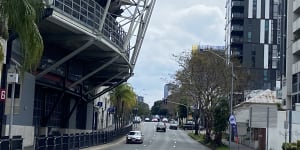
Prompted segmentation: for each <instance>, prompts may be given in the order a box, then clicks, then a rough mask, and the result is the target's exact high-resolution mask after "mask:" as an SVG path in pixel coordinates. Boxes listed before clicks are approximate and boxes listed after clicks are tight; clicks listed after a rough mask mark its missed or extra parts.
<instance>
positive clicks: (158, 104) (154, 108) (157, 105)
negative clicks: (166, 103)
mask: <svg viewBox="0 0 300 150" xmlns="http://www.w3.org/2000/svg"><path fill="white" fill-rule="evenodd" d="M161 104H162V101H160V100H159V101H156V102H154V105H153V106H152V107H151V114H152V115H158V114H159V111H160V107H161Z"/></svg>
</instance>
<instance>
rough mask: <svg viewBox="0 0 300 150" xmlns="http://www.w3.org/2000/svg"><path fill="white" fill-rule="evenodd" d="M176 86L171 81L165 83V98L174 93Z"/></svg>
mask: <svg viewBox="0 0 300 150" xmlns="http://www.w3.org/2000/svg"><path fill="white" fill-rule="evenodd" d="M175 87H176V85H175V84H171V83H168V84H165V86H164V99H165V98H167V97H168V96H169V95H171V94H172V92H173V90H174V89H175Z"/></svg>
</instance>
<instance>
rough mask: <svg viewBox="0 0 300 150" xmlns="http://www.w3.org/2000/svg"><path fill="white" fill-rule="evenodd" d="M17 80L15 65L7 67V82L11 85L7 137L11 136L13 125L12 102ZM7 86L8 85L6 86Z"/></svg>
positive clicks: (13, 101)
mask: <svg viewBox="0 0 300 150" xmlns="http://www.w3.org/2000/svg"><path fill="white" fill-rule="evenodd" d="M18 82H19V75H18V74H17V70H16V68H15V66H12V67H11V68H9V69H8V73H7V83H8V84H11V85H12V89H11V95H10V97H11V100H10V104H11V105H10V117H9V120H10V121H9V130H8V135H9V138H10V139H11V138H12V133H11V131H12V126H13V118H14V103H15V86H16V83H18ZM8 87H9V86H8Z"/></svg>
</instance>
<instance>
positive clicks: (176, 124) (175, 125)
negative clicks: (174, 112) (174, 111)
mask: <svg viewBox="0 0 300 150" xmlns="http://www.w3.org/2000/svg"><path fill="white" fill-rule="evenodd" d="M177 128H178V122H177V121H175V120H172V121H170V125H169V129H175V130H177Z"/></svg>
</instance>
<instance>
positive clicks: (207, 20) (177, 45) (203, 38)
mask: <svg viewBox="0 0 300 150" xmlns="http://www.w3.org/2000/svg"><path fill="white" fill-rule="evenodd" d="M224 6H225V0H214V1H207V0H188V1H185V2H182V1H181V0H158V1H157V2H156V6H155V8H154V11H153V14H152V17H151V20H150V24H149V27H148V30H147V33H146V37H145V39H144V43H143V46H142V48H141V52H140V54H139V57H138V60H137V64H136V66H135V70H134V73H135V75H134V76H133V77H132V78H130V79H129V83H131V84H132V86H133V87H134V88H135V89H145V91H146V95H143V93H138V92H137V94H140V95H142V96H144V100H145V102H147V103H148V104H149V105H150V107H151V106H152V105H153V102H154V101H156V100H159V99H161V98H162V97H163V87H164V84H166V83H167V82H168V81H170V80H171V77H170V76H171V75H172V74H175V72H176V70H177V69H178V64H177V63H176V62H175V61H174V57H172V55H173V54H179V53H180V52H182V51H189V50H190V49H191V47H192V45H193V44H199V43H200V44H204V45H207V44H208V45H224V33H225V32H224V27H225V8H224Z"/></svg>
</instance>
